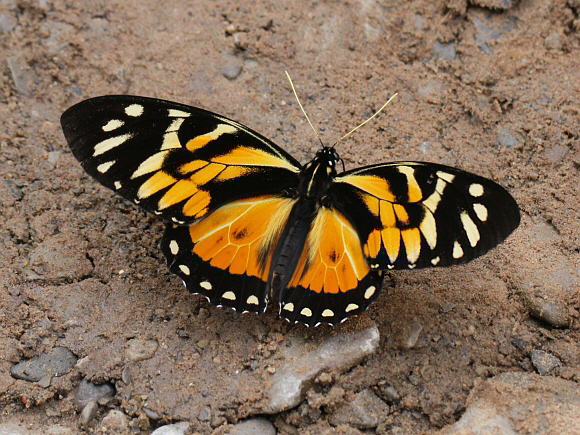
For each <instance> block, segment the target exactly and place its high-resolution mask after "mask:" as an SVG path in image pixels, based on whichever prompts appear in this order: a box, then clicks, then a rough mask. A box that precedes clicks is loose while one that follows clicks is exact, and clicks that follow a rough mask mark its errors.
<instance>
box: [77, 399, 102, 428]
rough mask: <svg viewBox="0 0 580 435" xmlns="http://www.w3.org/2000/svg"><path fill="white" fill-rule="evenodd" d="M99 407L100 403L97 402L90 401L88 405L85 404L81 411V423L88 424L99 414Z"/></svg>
mask: <svg viewBox="0 0 580 435" xmlns="http://www.w3.org/2000/svg"><path fill="white" fill-rule="evenodd" d="M98 409H99V405H97V403H96V402H89V403H87V406H85V407H84V408H83V410H82V412H81V415H80V417H79V424H80V425H81V426H86V425H88V424H89V423H90V422H91V420H92V419H93V418H94V416H95V415H96V414H97V410H98Z"/></svg>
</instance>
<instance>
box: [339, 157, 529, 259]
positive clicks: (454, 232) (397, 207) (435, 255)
mask: <svg viewBox="0 0 580 435" xmlns="http://www.w3.org/2000/svg"><path fill="white" fill-rule="evenodd" d="M329 196H330V197H331V198H332V201H333V204H335V206H336V207H337V208H338V209H339V210H341V211H342V212H343V213H344V214H345V216H346V217H347V218H348V219H349V220H350V221H351V222H352V223H353V225H354V227H355V228H356V229H357V231H358V233H359V236H360V238H361V242H362V245H363V251H364V254H365V257H366V258H367V260H368V262H369V265H370V267H371V268H373V269H406V268H410V269H413V268H420V267H433V266H449V265H452V264H459V263H465V262H467V261H470V260H472V259H473V258H475V257H477V256H479V255H482V254H484V253H485V252H487V251H489V250H490V249H491V248H493V247H494V246H496V245H497V244H498V243H500V242H501V241H503V240H504V239H505V238H506V237H507V236H508V235H509V234H510V233H511V232H512V231H513V230H514V229H515V228H516V227H517V226H518V224H519V221H520V215H519V209H518V206H517V204H516V202H515V201H514V199H513V198H512V197H511V195H510V194H509V193H508V192H507V191H506V190H505V189H504V188H503V187H501V186H499V185H498V184H496V183H494V182H493V181H491V180H488V179H486V178H483V177H479V176H477V175H474V174H470V173H467V172H464V171H461V170H459V169H456V168H451V167H448V166H443V165H437V164H432V163H419V162H401V163H389V164H382V165H376V166H369V167H365V168H360V169H355V170H352V171H348V172H345V173H343V174H341V175H340V176H338V177H337V178H336V179H335V183H333V185H332V187H331V188H330V191H329ZM346 204H348V206H345V205H346Z"/></svg>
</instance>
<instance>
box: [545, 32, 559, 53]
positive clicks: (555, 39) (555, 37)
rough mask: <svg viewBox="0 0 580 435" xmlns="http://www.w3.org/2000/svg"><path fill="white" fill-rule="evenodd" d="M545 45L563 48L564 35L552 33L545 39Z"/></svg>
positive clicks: (556, 48)
mask: <svg viewBox="0 0 580 435" xmlns="http://www.w3.org/2000/svg"><path fill="white" fill-rule="evenodd" d="M544 45H545V46H546V48H549V49H551V50H560V49H562V37H561V36H560V34H559V33H550V34H549V35H548V36H546V38H545V39H544Z"/></svg>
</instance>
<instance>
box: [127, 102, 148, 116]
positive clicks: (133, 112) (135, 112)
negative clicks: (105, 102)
mask: <svg viewBox="0 0 580 435" xmlns="http://www.w3.org/2000/svg"><path fill="white" fill-rule="evenodd" d="M144 109H145V108H144V107H143V106H142V105H141V104H131V105H130V106H127V107H125V113H126V114H127V115H128V116H133V117H137V116H141V115H142V114H143V110H144Z"/></svg>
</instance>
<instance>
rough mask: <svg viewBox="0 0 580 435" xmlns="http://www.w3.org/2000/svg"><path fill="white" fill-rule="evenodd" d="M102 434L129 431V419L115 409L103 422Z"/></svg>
mask: <svg viewBox="0 0 580 435" xmlns="http://www.w3.org/2000/svg"><path fill="white" fill-rule="evenodd" d="M100 427H101V432H102V433H118V432H123V431H126V430H128V429H129V417H127V416H126V415H125V414H123V413H122V412H121V411H118V410H116V409H113V410H111V411H109V413H108V414H107V415H105V416H104V417H103V419H102V420H101V425H100Z"/></svg>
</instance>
